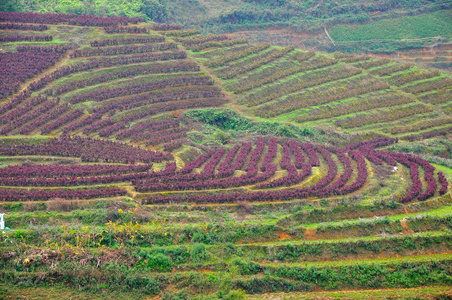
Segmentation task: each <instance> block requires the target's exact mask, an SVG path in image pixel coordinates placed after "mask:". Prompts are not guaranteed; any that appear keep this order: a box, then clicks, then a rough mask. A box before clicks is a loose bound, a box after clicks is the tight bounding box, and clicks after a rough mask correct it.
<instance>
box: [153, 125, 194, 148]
mask: <svg viewBox="0 0 452 300" xmlns="http://www.w3.org/2000/svg"><path fill="white" fill-rule="evenodd" d="M170 131H171V132H170ZM184 137H187V130H186V129H184V128H177V129H166V130H162V131H156V132H154V134H153V136H152V137H151V138H150V139H149V140H147V141H146V145H153V146H155V145H160V144H163V143H167V142H169V141H172V140H176V139H180V138H184Z"/></svg>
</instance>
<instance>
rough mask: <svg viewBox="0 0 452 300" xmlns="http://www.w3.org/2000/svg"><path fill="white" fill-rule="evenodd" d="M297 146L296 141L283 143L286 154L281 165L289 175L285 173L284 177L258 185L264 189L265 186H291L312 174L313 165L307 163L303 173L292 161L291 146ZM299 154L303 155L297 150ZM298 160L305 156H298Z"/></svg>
mask: <svg viewBox="0 0 452 300" xmlns="http://www.w3.org/2000/svg"><path fill="white" fill-rule="evenodd" d="M294 147H297V144H296V142H294V144H292V143H285V144H284V145H283V150H284V155H283V157H282V159H281V162H280V166H281V168H282V169H284V170H286V171H287V175H285V176H284V177H281V178H278V179H275V180H272V181H270V182H267V183H262V184H260V185H258V186H257V187H258V188H261V189H264V188H275V187H278V186H282V185H285V186H290V185H294V184H297V183H299V182H301V181H302V180H303V179H305V178H306V177H307V176H309V175H310V174H311V166H308V165H305V166H304V168H303V169H302V171H301V173H298V170H297V167H296V166H295V165H294V164H292V163H291V158H290V155H291V148H294ZM297 149H298V150H299V148H298V147H297ZM297 154H298V155H302V153H301V152H297ZM297 159H298V161H300V160H301V159H303V157H301V158H300V157H298V158H297Z"/></svg>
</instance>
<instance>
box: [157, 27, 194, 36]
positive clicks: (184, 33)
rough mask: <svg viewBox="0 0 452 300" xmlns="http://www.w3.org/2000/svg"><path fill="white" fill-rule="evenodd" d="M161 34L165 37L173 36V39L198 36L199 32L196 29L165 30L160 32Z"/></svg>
mask: <svg viewBox="0 0 452 300" xmlns="http://www.w3.org/2000/svg"><path fill="white" fill-rule="evenodd" d="M162 34H164V35H166V36H174V37H186V36H192V35H196V34H199V30H197V29H186V30H167V31H165V32H162Z"/></svg>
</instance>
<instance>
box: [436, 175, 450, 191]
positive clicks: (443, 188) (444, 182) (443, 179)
mask: <svg viewBox="0 0 452 300" xmlns="http://www.w3.org/2000/svg"><path fill="white" fill-rule="evenodd" d="M438 180H439V182H440V184H441V188H440V189H439V194H440V195H444V194H445V193H446V192H447V186H448V182H447V179H446V177H445V176H444V174H443V172H438Z"/></svg>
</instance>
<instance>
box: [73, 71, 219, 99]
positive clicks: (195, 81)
mask: <svg viewBox="0 0 452 300" xmlns="http://www.w3.org/2000/svg"><path fill="white" fill-rule="evenodd" d="M212 84H213V80H212V79H211V78H210V77H208V76H201V77H185V76H184V77H178V78H169V79H163V80H158V81H151V82H146V83H141V84H136V85H129V86H126V87H117V88H109V89H104V90H101V91H95V92H91V93H86V94H82V95H76V96H74V97H72V98H71V99H69V101H70V102H71V103H73V104H75V103H81V102H86V101H102V100H106V99H111V98H116V97H121V96H126V95H132V94H139V93H144V92H147V91H152V90H159V89H163V88H165V87H177V86H187V85H212Z"/></svg>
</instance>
